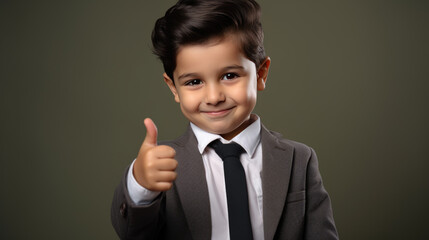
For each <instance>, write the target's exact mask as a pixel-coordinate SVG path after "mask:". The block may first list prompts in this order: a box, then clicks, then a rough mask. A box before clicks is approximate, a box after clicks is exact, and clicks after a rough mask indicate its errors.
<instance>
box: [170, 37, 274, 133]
mask: <svg viewBox="0 0 429 240" xmlns="http://www.w3.org/2000/svg"><path fill="white" fill-rule="evenodd" d="M239 44H240V42H239V41H238V40H236V38H235V37H225V38H221V39H214V40H213V41H210V42H208V43H205V44H201V45H186V46H183V47H181V48H180V49H179V52H178V54H177V61H176V62H177V66H176V69H175V70H174V72H173V76H174V79H175V84H173V81H172V79H170V78H169V77H168V76H167V75H166V74H164V79H165V81H166V83H167V84H168V86H169V87H170V90H171V91H172V93H173V94H174V98H175V100H176V102H178V103H180V107H181V110H182V112H183V114H184V115H185V117H186V118H188V119H189V120H190V121H191V122H192V123H194V124H195V125H197V126H198V127H200V128H201V129H203V130H205V131H207V132H211V133H215V134H219V135H221V136H222V137H223V138H225V139H232V138H233V137H234V136H236V135H237V134H238V133H240V132H241V131H242V130H243V129H245V128H246V127H247V126H248V125H249V124H250V123H251V120H250V114H251V112H252V111H253V108H254V107H255V104H256V96H257V90H263V89H264V88H265V82H266V79H267V75H268V69H269V65H270V59H269V58H267V59H266V60H265V61H264V62H263V64H261V66H260V67H259V69H256V66H255V64H254V63H253V62H252V61H250V60H249V59H247V58H246V57H245V56H244V54H243V53H242V51H241V50H240V45H239Z"/></svg>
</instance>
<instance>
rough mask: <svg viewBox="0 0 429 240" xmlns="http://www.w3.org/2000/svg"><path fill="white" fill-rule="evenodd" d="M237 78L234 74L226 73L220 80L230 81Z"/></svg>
mask: <svg viewBox="0 0 429 240" xmlns="http://www.w3.org/2000/svg"><path fill="white" fill-rule="evenodd" d="M237 77H238V75H237V74H235V73H227V74H225V75H223V77H222V80H231V79H234V78H237Z"/></svg>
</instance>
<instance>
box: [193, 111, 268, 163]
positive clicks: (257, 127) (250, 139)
mask: <svg viewBox="0 0 429 240" xmlns="http://www.w3.org/2000/svg"><path fill="white" fill-rule="evenodd" d="M250 117H251V118H254V119H255V120H254V122H253V123H252V124H250V125H249V126H248V127H247V128H246V129H244V130H243V131H242V132H241V133H239V134H238V135H237V136H235V137H234V138H233V139H231V140H230V141H228V140H226V139H224V138H222V137H221V136H220V135H217V134H213V133H209V132H207V131H204V130H202V129H201V128H199V127H197V126H196V125H195V124H193V123H190V124H191V128H192V131H193V132H194V134H195V137H196V138H197V141H198V150H199V151H200V154H203V152H204V150H205V149H206V147H207V145H209V144H210V143H211V142H213V141H214V140H216V139H220V141H221V142H222V143H230V142H236V143H238V144H240V145H241V147H243V148H244V150H245V151H246V152H247V154H248V155H249V156H250V157H252V156H253V154H254V153H255V150H256V147H257V146H258V144H259V141H260V139H261V137H260V136H261V120H260V118H259V116H258V115H256V114H252V115H251V116H250Z"/></svg>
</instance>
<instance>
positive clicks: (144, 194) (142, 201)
mask: <svg viewBox="0 0 429 240" xmlns="http://www.w3.org/2000/svg"><path fill="white" fill-rule="evenodd" d="M135 161H136V160H135V159H134V161H133V163H131V166H130V168H129V170H128V176H127V187H128V194H129V195H130V197H131V200H132V201H133V202H134V204H137V205H148V204H150V203H151V202H152V201H153V200H155V198H156V197H158V195H159V194H160V192H154V191H150V190H148V189H146V188H144V187H143V186H141V185H140V184H139V183H138V182H137V180H136V179H135V178H134V174H133V168H134V162H135Z"/></svg>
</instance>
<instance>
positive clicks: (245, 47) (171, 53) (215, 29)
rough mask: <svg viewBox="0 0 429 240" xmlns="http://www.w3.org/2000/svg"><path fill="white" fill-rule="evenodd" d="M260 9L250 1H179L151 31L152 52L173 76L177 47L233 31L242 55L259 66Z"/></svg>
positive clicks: (262, 54) (200, 42)
mask: <svg viewBox="0 0 429 240" xmlns="http://www.w3.org/2000/svg"><path fill="white" fill-rule="evenodd" d="M260 17H261V8H260V6H259V4H258V3H257V2H255V1H254V0H179V1H178V2H177V3H176V4H175V5H174V6H172V7H171V8H169V9H168V10H167V12H166V13H165V16H164V17H161V18H159V19H158V20H157V21H156V23H155V28H154V29H153V31H152V44H153V52H154V54H155V55H157V56H158V57H159V58H160V59H161V61H162V63H163V65H164V71H165V72H166V73H167V75H168V76H169V77H170V78H171V79H174V78H173V71H174V69H175V68H176V57H177V53H178V50H179V48H180V47H181V46H184V45H188V44H202V43H205V42H207V41H208V40H210V39H212V38H213V37H222V36H224V35H225V34H227V33H230V32H231V33H233V34H237V36H239V37H240V38H239V39H240V40H241V43H242V44H241V47H242V49H241V50H242V51H243V53H244V55H245V56H246V57H247V58H248V59H249V60H251V61H252V62H254V63H255V65H256V66H257V67H259V66H260V64H261V63H262V61H263V60H264V59H265V57H266V56H265V50H264V46H263V40H264V34H263V32H262V24H261V21H260Z"/></svg>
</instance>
